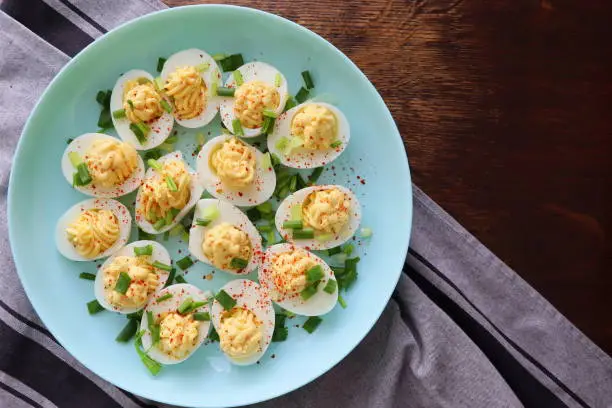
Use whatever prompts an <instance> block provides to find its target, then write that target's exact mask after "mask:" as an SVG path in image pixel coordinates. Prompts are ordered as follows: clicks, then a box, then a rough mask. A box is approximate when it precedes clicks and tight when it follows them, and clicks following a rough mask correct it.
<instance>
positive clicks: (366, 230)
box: [359, 227, 373, 238]
mask: <svg viewBox="0 0 612 408" xmlns="http://www.w3.org/2000/svg"><path fill="white" fill-rule="evenodd" d="M372 233H373V232H372V228H368V227H364V228H362V229H361V230H360V231H359V235H361V237H362V238H370V237H371V236H372Z"/></svg>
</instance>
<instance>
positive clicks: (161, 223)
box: [153, 218, 166, 231]
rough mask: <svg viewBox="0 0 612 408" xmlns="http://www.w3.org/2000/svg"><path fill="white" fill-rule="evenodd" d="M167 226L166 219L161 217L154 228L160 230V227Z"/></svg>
mask: <svg viewBox="0 0 612 408" xmlns="http://www.w3.org/2000/svg"><path fill="white" fill-rule="evenodd" d="M165 226H166V220H165V219H163V218H162V219H160V220H157V222H156V223H155V224H153V229H155V230H156V231H159V230H160V229H162V228H164V227H165Z"/></svg>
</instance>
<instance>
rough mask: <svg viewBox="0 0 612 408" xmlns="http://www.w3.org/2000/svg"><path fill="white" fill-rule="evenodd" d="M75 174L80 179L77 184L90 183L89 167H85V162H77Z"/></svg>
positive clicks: (84, 184)
mask: <svg viewBox="0 0 612 408" xmlns="http://www.w3.org/2000/svg"><path fill="white" fill-rule="evenodd" d="M77 174H78V178H79V180H80V184H79V185H81V186H86V185H88V184H89V183H91V181H92V178H91V175H90V174H89V169H88V168H87V164H86V163H79V165H78V166H77Z"/></svg>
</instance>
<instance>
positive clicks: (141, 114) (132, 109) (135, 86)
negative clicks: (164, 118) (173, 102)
mask: <svg viewBox="0 0 612 408" xmlns="http://www.w3.org/2000/svg"><path fill="white" fill-rule="evenodd" d="M161 100H162V97H161V95H160V94H159V93H157V91H156V90H155V87H154V86H153V84H152V83H151V81H143V80H142V79H139V80H133V81H126V83H125V86H124V91H123V109H124V110H125V115H126V116H127V118H128V119H129V120H130V122H132V123H139V122H150V121H152V120H155V119H157V118H159V117H160V116H161V115H162V113H163V112H162V107H161V104H160V102H161Z"/></svg>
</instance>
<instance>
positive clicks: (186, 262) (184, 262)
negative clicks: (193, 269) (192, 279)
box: [176, 256, 193, 270]
mask: <svg viewBox="0 0 612 408" xmlns="http://www.w3.org/2000/svg"><path fill="white" fill-rule="evenodd" d="M191 265H193V261H192V260H191V258H190V257H189V256H186V257H184V258H181V259H179V260H178V261H176V266H178V267H179V268H181V269H182V270H185V269H187V268H189V267H190V266H191Z"/></svg>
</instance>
